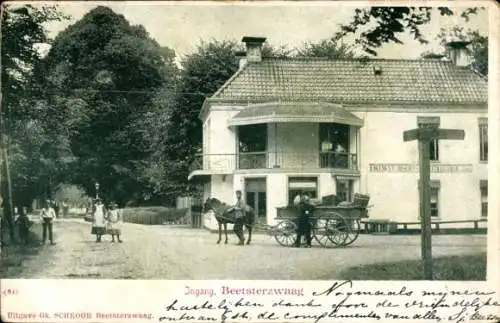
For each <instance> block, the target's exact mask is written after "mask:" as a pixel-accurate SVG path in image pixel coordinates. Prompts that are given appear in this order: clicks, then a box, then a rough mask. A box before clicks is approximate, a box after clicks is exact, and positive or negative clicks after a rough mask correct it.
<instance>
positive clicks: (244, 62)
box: [234, 51, 247, 70]
mask: <svg viewBox="0 0 500 323" xmlns="http://www.w3.org/2000/svg"><path fill="white" fill-rule="evenodd" d="M234 55H235V56H236V57H238V58H239V60H240V70H241V69H242V68H243V67H245V65H247V52H245V51H238V52H236V53H234Z"/></svg>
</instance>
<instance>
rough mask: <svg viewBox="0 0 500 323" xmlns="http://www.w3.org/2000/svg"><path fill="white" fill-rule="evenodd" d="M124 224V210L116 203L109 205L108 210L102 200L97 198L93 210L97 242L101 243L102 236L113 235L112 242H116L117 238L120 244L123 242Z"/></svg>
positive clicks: (93, 232) (93, 225) (94, 232)
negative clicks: (122, 227) (122, 225)
mask: <svg viewBox="0 0 500 323" xmlns="http://www.w3.org/2000/svg"><path fill="white" fill-rule="evenodd" d="M122 223H123V213H122V210H120V209H119V208H118V205H117V204H116V203H115V202H111V203H109V206H108V208H106V206H105V205H104V203H103V201H102V199H100V198H96V199H95V201H94V205H93V208H92V231H91V234H95V235H96V242H101V239H102V236H103V235H105V234H110V235H111V242H115V236H116V237H117V240H118V242H120V243H121V242H122V240H121V238H120V236H121V234H122V232H121V224H122Z"/></svg>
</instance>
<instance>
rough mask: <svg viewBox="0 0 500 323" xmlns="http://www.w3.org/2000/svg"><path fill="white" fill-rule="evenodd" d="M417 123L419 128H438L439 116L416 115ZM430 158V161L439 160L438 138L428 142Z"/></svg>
mask: <svg viewBox="0 0 500 323" xmlns="http://www.w3.org/2000/svg"><path fill="white" fill-rule="evenodd" d="M417 123H418V127H419V128H439V124H440V119H439V117H418V118H417ZM429 149H430V159H431V161H438V160H439V140H438V139H433V140H431V142H430V147H429Z"/></svg>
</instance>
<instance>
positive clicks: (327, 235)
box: [313, 212, 349, 248]
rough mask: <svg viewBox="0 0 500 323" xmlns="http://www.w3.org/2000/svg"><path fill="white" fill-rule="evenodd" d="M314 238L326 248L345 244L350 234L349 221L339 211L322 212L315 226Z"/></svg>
mask: <svg viewBox="0 0 500 323" xmlns="http://www.w3.org/2000/svg"><path fill="white" fill-rule="evenodd" d="M313 234H314V238H315V239H316V241H318V243H319V244H320V245H321V246H322V247H325V248H334V247H339V246H344V243H345V241H346V240H347V237H348V236H349V227H348V225H347V221H346V220H345V219H344V217H343V216H341V215H340V214H338V213H333V212H331V213H325V214H322V215H321V217H319V218H318V219H317V221H316V225H315V226H314V228H313Z"/></svg>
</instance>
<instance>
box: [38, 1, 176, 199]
mask: <svg viewBox="0 0 500 323" xmlns="http://www.w3.org/2000/svg"><path fill="white" fill-rule="evenodd" d="M174 55H175V54H173V51H172V50H170V49H168V48H165V47H161V46H160V45H159V44H158V43H157V42H156V41H155V40H153V39H151V38H150V37H149V35H148V33H147V32H146V30H145V29H144V28H143V27H142V26H133V25H130V24H129V22H128V21H127V20H126V19H125V18H124V17H123V16H122V15H118V14H116V13H114V12H113V11H112V10H111V9H109V8H107V7H97V8H95V9H93V10H91V11H89V12H88V13H87V14H86V15H85V16H84V17H83V18H82V19H81V20H79V21H78V22H76V23H75V24H73V25H71V26H69V27H68V28H67V29H66V30H64V31H62V32H61V33H60V34H59V35H58V36H57V37H56V39H55V40H54V43H53V45H52V47H51V49H50V51H49V53H48V54H47V57H46V58H45V59H44V60H43V64H42V65H41V66H40V69H39V71H38V73H37V76H38V79H39V81H40V82H38V84H39V85H40V87H39V91H40V93H42V94H43V98H44V106H45V107H46V111H51V114H49V115H48V118H46V120H45V122H46V124H52V125H55V127H56V128H58V129H57V130H56V132H59V131H64V130H66V131H67V132H68V137H69V146H70V150H71V151H72V153H73V154H74V156H75V157H76V161H75V162H73V164H72V165H71V168H72V172H73V174H72V175H73V176H72V178H71V181H72V182H73V183H74V184H77V185H81V186H82V187H83V188H85V189H86V191H87V193H89V194H90V193H91V192H92V194H94V193H93V191H94V183H95V182H96V181H98V182H99V183H100V184H101V191H102V193H103V195H104V196H106V198H109V199H114V200H116V201H117V202H119V203H125V202H127V201H129V200H131V199H132V200H141V199H142V198H143V197H144V195H145V192H144V186H143V183H141V181H140V179H139V178H138V175H137V174H138V173H139V171H138V168H139V167H140V164H141V163H142V161H143V160H144V159H147V158H148V156H149V154H150V153H151V152H150V149H149V147H147V145H145V143H144V141H143V132H144V129H143V128H142V127H139V126H138V125H140V123H138V120H140V119H141V118H142V116H143V115H144V114H147V113H148V112H149V111H150V109H151V107H152V102H153V98H154V97H155V96H156V94H157V92H158V91H160V90H161V89H163V88H164V86H165V85H166V84H169V83H172V82H173V83H175V82H176V78H177V67H176V66H175V64H174V57H175V56H174Z"/></svg>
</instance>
